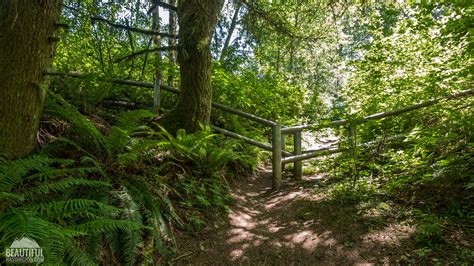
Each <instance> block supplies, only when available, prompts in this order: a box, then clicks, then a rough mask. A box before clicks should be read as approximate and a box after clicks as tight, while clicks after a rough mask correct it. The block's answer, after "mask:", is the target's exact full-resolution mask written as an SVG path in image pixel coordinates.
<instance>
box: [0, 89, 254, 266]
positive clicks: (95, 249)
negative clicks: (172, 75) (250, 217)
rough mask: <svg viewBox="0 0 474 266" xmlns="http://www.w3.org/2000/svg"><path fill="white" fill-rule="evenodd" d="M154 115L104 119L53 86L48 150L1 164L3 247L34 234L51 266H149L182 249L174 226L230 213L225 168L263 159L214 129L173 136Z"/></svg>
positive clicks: (192, 226)
mask: <svg viewBox="0 0 474 266" xmlns="http://www.w3.org/2000/svg"><path fill="white" fill-rule="evenodd" d="M153 116H154V115H153V114H152V113H151V112H149V111H147V110H137V111H131V112H125V113H123V114H121V115H119V116H116V117H115V119H114V121H111V123H112V124H113V125H112V126H108V123H106V122H103V123H102V124H100V125H99V124H98V122H97V118H96V117H95V118H94V117H92V116H91V115H87V116H85V115H83V114H81V113H80V112H79V111H78V110H77V109H76V108H75V107H73V106H72V105H70V104H69V103H67V102H66V101H65V100H64V99H63V98H61V96H59V95H56V94H54V93H51V92H50V93H49V94H48V97H47V100H46V104H45V112H44V116H43V122H42V124H41V129H40V140H41V143H40V144H41V150H40V151H39V155H33V156H31V157H27V158H24V159H20V160H16V161H5V162H3V164H2V165H0V198H1V202H2V203H1V204H0V210H1V214H0V216H1V218H0V219H1V220H2V224H1V226H0V232H1V235H2V238H1V239H0V245H1V246H2V247H1V250H2V251H4V250H5V247H6V246H9V245H10V244H11V243H12V242H13V240H14V239H16V238H20V237H21V236H22V235H23V234H26V235H28V236H29V237H31V238H33V239H35V240H37V241H38V243H39V245H40V246H41V247H42V248H43V249H44V256H45V261H46V262H47V263H48V264H50V263H52V264H60V263H66V264H72V265H94V264H104V263H105V264H123V265H135V264H150V263H154V262H156V261H167V260H168V259H170V258H171V257H172V256H173V255H174V252H175V244H174V236H173V230H174V228H177V227H178V228H182V229H184V230H190V231H196V230H200V229H201V228H202V227H203V226H204V225H205V221H206V220H207V217H209V215H210V214H215V213H216V210H218V211H220V212H225V211H227V204H229V203H230V202H231V200H232V199H231V197H230V195H229V191H228V186H229V182H231V178H232V176H231V175H228V174H227V172H226V169H228V168H232V170H233V171H234V170H239V171H241V172H245V171H248V170H251V169H252V168H253V167H254V166H255V160H254V157H250V156H248V155H243V154H245V153H244V152H242V151H244V150H245V149H247V147H246V146H243V145H242V144H241V143H239V142H237V141H228V140H224V139H223V137H222V136H220V135H217V134H213V133H212V132H211V130H210V129H209V128H205V127H203V128H202V130H201V131H200V132H198V133H195V134H186V132H184V131H178V132H177V134H176V135H175V136H174V135H171V134H170V133H168V132H167V131H166V130H165V129H164V128H162V127H161V126H160V125H159V124H157V123H155V122H153V120H152V117H153ZM104 133H105V134H104ZM211 210H212V211H211Z"/></svg>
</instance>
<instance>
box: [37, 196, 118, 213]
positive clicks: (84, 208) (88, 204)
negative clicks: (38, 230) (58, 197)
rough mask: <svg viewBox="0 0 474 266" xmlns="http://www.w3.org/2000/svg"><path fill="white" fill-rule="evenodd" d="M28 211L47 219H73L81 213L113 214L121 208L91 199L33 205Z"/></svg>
mask: <svg viewBox="0 0 474 266" xmlns="http://www.w3.org/2000/svg"><path fill="white" fill-rule="evenodd" d="M28 209H30V210H32V211H35V212H37V213H40V214H41V215H46V216H47V217H72V215H74V214H81V213H85V214H89V213H102V214H113V213H118V212H119V211H120V209H119V208H116V207H113V206H110V205H107V204H104V203H101V202H98V201H95V200H89V199H68V200H63V201H53V202H48V203H42V204H36V205H32V206H30V207H29V208H28Z"/></svg>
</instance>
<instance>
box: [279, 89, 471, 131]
mask: <svg viewBox="0 0 474 266" xmlns="http://www.w3.org/2000/svg"><path fill="white" fill-rule="evenodd" d="M473 94H474V89H470V90H465V91H461V92H458V93H455V94H451V95H448V96H445V97H440V98H437V99H432V100H427V101H424V102H421V103H418V104H414V105H410V106H406V107H403V108H400V109H395V110H392V111H388V112H382V113H377V114H372V115H368V116H365V117H363V118H361V119H360V120H356V121H355V122H356V124H362V123H365V122H367V121H369V120H377V119H382V118H385V117H389V116H395V115H399V114H403V113H406V112H410V111H414V110H417V109H421V108H424V107H428V106H430V105H434V104H437V103H439V102H441V101H443V100H450V99H456V98H462V97H465V96H472V95H473ZM349 122H351V120H347V119H342V120H336V121H331V122H328V123H320V124H309V125H300V126H294V127H287V128H283V129H282V130H281V132H282V133H286V134H290V133H294V132H297V131H303V130H306V129H321V128H327V127H333V126H342V125H347V124H348V123H349Z"/></svg>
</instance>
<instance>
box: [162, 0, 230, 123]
mask: <svg viewBox="0 0 474 266" xmlns="http://www.w3.org/2000/svg"><path fill="white" fill-rule="evenodd" d="M223 3H224V1H223V0H222V1H219V0H181V1H179V5H178V23H179V33H178V36H179V48H178V63H179V65H180V79H181V84H180V90H181V94H180V96H179V99H178V103H177V105H176V107H175V108H174V109H173V111H171V113H170V114H168V116H167V118H166V120H165V125H166V126H167V127H168V128H169V129H171V130H175V129H179V128H183V129H185V130H186V131H187V132H195V131H198V130H199V129H200V127H199V124H204V125H207V124H209V120H210V116H211V101H212V88H211V52H210V44H211V37H212V33H213V32H214V28H215V26H216V24H217V18H218V15H219V13H220V10H221V9H222V6H223Z"/></svg>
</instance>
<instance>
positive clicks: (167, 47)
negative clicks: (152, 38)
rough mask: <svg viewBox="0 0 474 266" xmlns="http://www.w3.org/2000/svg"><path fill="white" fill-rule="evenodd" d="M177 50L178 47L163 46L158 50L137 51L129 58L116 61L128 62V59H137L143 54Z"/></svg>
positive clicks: (128, 56) (125, 57)
mask: <svg viewBox="0 0 474 266" xmlns="http://www.w3.org/2000/svg"><path fill="white" fill-rule="evenodd" d="M177 49H178V48H177V47H176V46H163V47H157V48H151V49H143V50H140V51H137V52H135V53H131V54H129V55H127V56H124V57H121V58H119V59H116V60H115V62H120V61H123V60H128V59H131V58H134V57H137V56H139V55H142V54H147V53H152V52H156V51H170V50H177Z"/></svg>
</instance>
